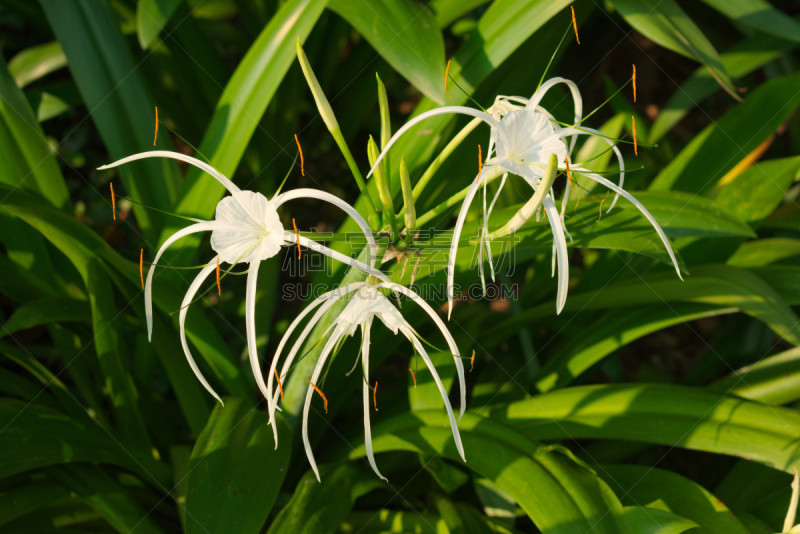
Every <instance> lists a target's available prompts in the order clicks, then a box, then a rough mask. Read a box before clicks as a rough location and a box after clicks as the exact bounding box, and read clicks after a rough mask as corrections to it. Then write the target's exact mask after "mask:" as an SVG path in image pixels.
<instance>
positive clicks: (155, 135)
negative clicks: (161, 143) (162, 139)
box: [153, 106, 158, 146]
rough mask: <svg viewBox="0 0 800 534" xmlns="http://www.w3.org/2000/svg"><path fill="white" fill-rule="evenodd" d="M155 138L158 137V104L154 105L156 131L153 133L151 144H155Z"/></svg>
mask: <svg viewBox="0 0 800 534" xmlns="http://www.w3.org/2000/svg"><path fill="white" fill-rule="evenodd" d="M156 139H158V106H156V133H155V134H154V135H153V146H156Z"/></svg>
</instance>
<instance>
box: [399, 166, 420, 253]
mask: <svg viewBox="0 0 800 534" xmlns="http://www.w3.org/2000/svg"><path fill="white" fill-rule="evenodd" d="M400 186H401V187H402V188H403V217H404V218H405V222H406V239H408V240H410V239H411V236H412V234H413V233H414V230H415V229H416V225H417V210H416V209H415V208H414V195H413V194H412V188H411V175H410V174H408V166H406V158H404V157H403V158H400Z"/></svg>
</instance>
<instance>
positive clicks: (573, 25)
mask: <svg viewBox="0 0 800 534" xmlns="http://www.w3.org/2000/svg"><path fill="white" fill-rule="evenodd" d="M569 8H570V10H572V27H573V28H575V40H576V41H578V44H581V38H580V37H578V23H577V22H576V20H575V8H574V7H572V6H569Z"/></svg>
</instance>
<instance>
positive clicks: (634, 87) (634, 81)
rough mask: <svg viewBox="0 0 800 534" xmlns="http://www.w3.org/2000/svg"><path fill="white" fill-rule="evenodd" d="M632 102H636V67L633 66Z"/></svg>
mask: <svg viewBox="0 0 800 534" xmlns="http://www.w3.org/2000/svg"><path fill="white" fill-rule="evenodd" d="M633 101H634V102H636V65H633Z"/></svg>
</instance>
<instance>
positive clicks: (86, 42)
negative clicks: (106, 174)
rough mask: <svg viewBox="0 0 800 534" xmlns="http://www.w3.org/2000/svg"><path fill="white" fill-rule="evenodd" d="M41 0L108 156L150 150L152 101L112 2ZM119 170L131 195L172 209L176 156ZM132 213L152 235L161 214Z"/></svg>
mask: <svg viewBox="0 0 800 534" xmlns="http://www.w3.org/2000/svg"><path fill="white" fill-rule="evenodd" d="M41 5H42V8H43V10H44V13H45V15H46V16H47V20H48V21H49V23H50V26H51V27H52V28H53V32H54V33H55V35H56V38H57V39H58V42H59V43H61V46H62V47H63V49H64V54H65V55H66V56H67V60H68V62H69V68H70V71H71V72H72V77H73V79H74V80H75V83H76V85H77V86H78V90H79V91H80V93H81V96H82V97H83V102H84V103H85V105H86V107H87V108H88V109H89V110H90V111H91V117H92V120H93V121H94V123H95V125H96V126H97V129H98V131H99V132H100V136H101V137H102V139H103V142H104V143H105V145H106V147H107V148H108V151H109V154H110V158H111V159H115V160H116V159H120V158H123V157H126V156H130V155H131V154H135V153H137V152H144V151H146V150H152V147H153V130H154V116H153V115H152V113H153V104H152V102H151V100H150V98H149V97H148V95H147V89H146V86H145V82H144V77H143V74H142V71H140V70H138V69H137V68H136V64H135V63H134V59H133V57H132V56H131V53H130V51H129V50H128V48H127V46H126V44H125V41H124V39H123V37H122V33H121V32H120V29H119V25H118V24H117V21H116V19H115V16H114V12H113V11H112V8H111V6H110V4H108V3H106V2H93V1H91V0H76V1H75V2H69V3H65V2H60V1H58V0H44V1H43V2H42V3H41ZM118 172H119V173H120V175H121V176H122V182H123V184H124V185H125V190H126V191H127V194H128V195H130V196H131V197H132V198H133V199H134V200H136V201H137V202H141V203H144V204H146V205H148V206H152V207H155V208H158V209H162V210H167V211H169V210H171V209H172V204H173V200H174V198H175V191H176V188H177V184H178V179H179V174H178V166H177V165H176V164H175V162H174V161H169V160H166V159H163V160H156V159H149V160H143V161H139V162H137V163H135V164H132V165H126V166H123V167H121V168H120V169H119V170H118ZM118 192H119V193H121V192H122V191H118ZM104 196H105V195H104ZM133 212H134V214H135V215H136V220H137V221H138V223H139V225H140V226H141V228H142V229H143V230H144V233H145V235H146V236H147V237H148V238H149V239H154V238H155V237H156V236H157V232H158V230H159V229H160V227H161V226H162V225H163V221H164V219H165V217H164V216H163V215H162V214H160V213H156V212H154V211H151V210H147V209H146V208H144V207H143V206H140V205H134V206H133Z"/></svg>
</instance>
